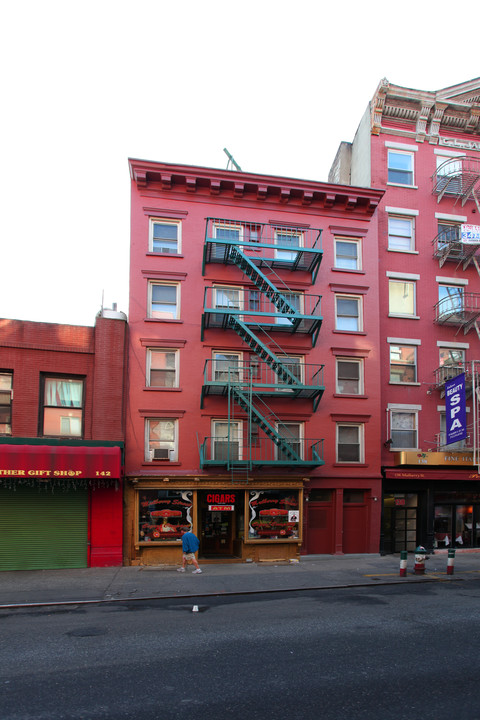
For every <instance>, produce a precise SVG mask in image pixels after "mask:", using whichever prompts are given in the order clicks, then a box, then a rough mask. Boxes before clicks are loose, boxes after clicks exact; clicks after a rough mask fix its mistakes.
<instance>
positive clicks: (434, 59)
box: [0, 0, 480, 325]
mask: <svg viewBox="0 0 480 720" xmlns="http://www.w3.org/2000/svg"><path fill="white" fill-rule="evenodd" d="M479 15H480V10H479V5H478V0H464V2H463V3H462V5H461V7H460V8H459V9H456V7H455V5H453V4H452V3H451V2H446V1H445V0H437V2H436V3H434V4H432V3H426V2H419V1H418V0H415V2H412V1H411V0H403V2H401V3H400V2H398V1H393V0H384V2H382V3H378V2H371V1H370V0H364V2H358V0H343V2H341V3H338V2H337V3H328V4H327V2H326V1H325V0H296V2H286V1H285V0H243V1H242V2H241V3H232V2H228V0H222V1H221V2H220V1H218V0H203V1H202V0H197V1H196V2H195V1H194V0H175V1H173V2H172V1H170V2H167V1H165V0H155V1H154V0H130V1H129V2H126V1H125V0H114V1H112V0H94V1H92V0H83V2H81V3H80V2H76V1H75V0H61V1H60V2H59V1H58V0H27V1H22V0H15V2H8V0H3V2H0V62H1V67H2V80H1V82H0V93H1V96H0V97H1V106H2V110H1V112H0V163H1V172H0V192H1V194H0V242H1V255H0V257H1V266H0V267H1V270H2V272H1V280H0V317H4V318H17V319H21V320H34V321H41V322H54V323H67V324H72V325H93V324H94V323H95V315H96V313H97V312H98V311H99V310H100V309H101V307H102V303H103V306H104V307H112V304H113V303H117V307H118V309H119V310H122V311H124V312H126V313H128V266H129V231H130V177H129V172H128V158H129V157H130V158H141V159H145V160H153V161H159V162H167V163H182V164H188V165H199V166H203V167H213V168H226V167H227V162H228V158H227V156H226V155H225V153H224V152H223V148H225V147H226V148H227V149H228V150H229V152H230V153H231V154H232V155H233V156H234V158H235V160H236V161H237V163H238V164H239V165H240V166H241V167H242V170H244V171H246V172H253V173H263V174H271V175H279V176H284V177H291V178H299V179H305V180H319V181H326V180H327V177H328V171H329V168H330V166H331V163H332V161H333V159H334V157H335V154H336V151H337V148H338V145H339V143H340V142H341V141H343V140H346V141H351V140H352V139H353V137H354V134H355V131H356V129H357V126H358V124H359V122H360V119H361V117H362V115H363V113H364V111H365V109H366V107H367V104H368V102H369V100H370V99H371V97H372V96H373V94H374V92H375V90H376V88H377V86H378V83H379V82H380V80H381V79H382V78H384V77H386V78H387V79H388V80H389V81H390V82H392V83H394V84H397V85H403V86H405V87H411V88H417V89H421V90H439V89H441V88H444V87H448V86H450V85H455V84H457V83H460V82H464V81H466V80H470V79H471V78H474V77H477V76H478V75H480V71H479V63H478V49H477V46H476V43H475V42H469V37H468V29H469V23H472V24H474V25H475V24H478V19H479ZM460 38H461V39H460Z"/></svg>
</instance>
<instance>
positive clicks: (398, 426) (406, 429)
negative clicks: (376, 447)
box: [390, 407, 418, 450]
mask: <svg viewBox="0 0 480 720" xmlns="http://www.w3.org/2000/svg"><path fill="white" fill-rule="evenodd" d="M390 439H391V440H392V443H391V446H390V449H391V450H393V449H402V450H416V449H417V448H418V410H416V409H413V408H409V407H405V408H401V407H397V408H391V409H390Z"/></svg>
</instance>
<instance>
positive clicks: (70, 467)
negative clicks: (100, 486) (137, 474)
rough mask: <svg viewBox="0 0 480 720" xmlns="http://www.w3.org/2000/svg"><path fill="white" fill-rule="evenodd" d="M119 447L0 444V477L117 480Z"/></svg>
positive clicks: (118, 474) (119, 456)
mask: <svg viewBox="0 0 480 720" xmlns="http://www.w3.org/2000/svg"><path fill="white" fill-rule="evenodd" d="M120 452H121V451H120V448H119V447H102V446H100V447H87V446H66V445H63V446H62V445H4V444H0V478H11V479H12V480H14V479H17V480H20V479H27V478H30V479H32V480H46V481H48V480H55V479H56V480H75V479H77V480H101V479H102V480H109V479H110V480H118V479H119V478H120V473H121V454H120Z"/></svg>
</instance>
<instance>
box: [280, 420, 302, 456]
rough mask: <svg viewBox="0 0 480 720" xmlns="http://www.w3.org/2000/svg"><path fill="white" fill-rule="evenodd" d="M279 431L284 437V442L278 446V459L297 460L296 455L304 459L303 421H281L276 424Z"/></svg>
mask: <svg viewBox="0 0 480 720" xmlns="http://www.w3.org/2000/svg"><path fill="white" fill-rule="evenodd" d="M276 428H277V433H278V435H279V436H280V437H281V438H282V440H283V444H282V445H278V446H276V453H277V460H281V461H286V462H290V461H295V460H296V457H294V456H292V454H291V453H290V450H291V451H292V453H295V455H296V456H298V457H299V458H301V459H303V441H302V438H303V425H302V423H291V422H286V423H282V422H279V423H277V425H276Z"/></svg>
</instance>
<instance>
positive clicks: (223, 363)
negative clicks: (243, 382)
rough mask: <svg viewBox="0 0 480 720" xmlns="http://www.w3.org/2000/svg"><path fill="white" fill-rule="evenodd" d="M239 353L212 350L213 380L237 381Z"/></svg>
mask: <svg viewBox="0 0 480 720" xmlns="http://www.w3.org/2000/svg"><path fill="white" fill-rule="evenodd" d="M241 359H242V356H241V354H240V353H227V352H214V353H213V361H214V363H213V379H214V380H215V382H238V381H239V380H240V377H241V372H240V370H241V368H240V362H241Z"/></svg>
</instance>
